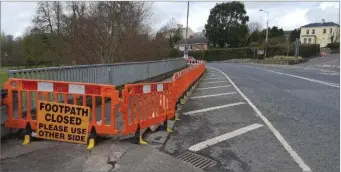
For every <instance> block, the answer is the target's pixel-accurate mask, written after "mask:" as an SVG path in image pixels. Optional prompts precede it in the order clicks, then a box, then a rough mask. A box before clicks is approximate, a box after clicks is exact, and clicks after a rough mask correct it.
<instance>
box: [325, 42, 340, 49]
mask: <svg viewBox="0 0 341 172" xmlns="http://www.w3.org/2000/svg"><path fill="white" fill-rule="evenodd" d="M326 47H327V48H330V49H340V42H335V43H329V44H327V46H326Z"/></svg>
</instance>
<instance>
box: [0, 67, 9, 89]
mask: <svg viewBox="0 0 341 172" xmlns="http://www.w3.org/2000/svg"><path fill="white" fill-rule="evenodd" d="M7 79H8V77H7V71H6V70H3V69H0V88H1V89H2V88H3V87H4V83H5V82H6V81H7Z"/></svg>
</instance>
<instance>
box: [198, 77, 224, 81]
mask: <svg viewBox="0 0 341 172" xmlns="http://www.w3.org/2000/svg"><path fill="white" fill-rule="evenodd" d="M212 79H225V77H218V78H208V79H205V80H203V81H206V80H212Z"/></svg>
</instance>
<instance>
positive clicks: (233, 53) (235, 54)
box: [188, 44, 320, 61]
mask: <svg viewBox="0 0 341 172" xmlns="http://www.w3.org/2000/svg"><path fill="white" fill-rule="evenodd" d="M267 48H268V50H267V56H268V57H276V56H287V51H288V47H287V46H286V45H268V46H267ZM257 49H262V48H255V47H243V48H225V49H208V50H205V51H189V52H188V55H189V56H193V57H194V58H196V59H202V58H203V59H204V60H205V61H221V60H230V59H247V58H249V59H255V58H257V55H256V52H255V51H256V50H257ZM294 52H295V45H294V44H291V45H290V49H289V54H288V55H289V56H294ZM319 53H320V45H319V44H303V45H301V46H300V53H299V56H301V57H299V58H308V57H311V56H315V55H318V54H319ZM262 57H263V56H260V55H258V58H262ZM286 60H290V59H286Z"/></svg>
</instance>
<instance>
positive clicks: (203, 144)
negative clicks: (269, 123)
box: [189, 123, 264, 152]
mask: <svg viewBox="0 0 341 172" xmlns="http://www.w3.org/2000/svg"><path fill="white" fill-rule="evenodd" d="M262 126H264V125H262V124H257V123H256V124H252V125H249V126H246V127H243V128H240V129H237V130H234V131H232V132H229V133H226V134H223V135H220V136H217V137H214V138H212V139H208V140H206V141H203V142H200V143H198V144H195V145H193V146H191V147H189V150H190V151H194V152H197V151H200V150H202V149H204V148H207V147H209V146H212V145H215V144H217V143H220V142H222V141H226V140H228V139H230V138H233V137H235V136H239V135H242V134H244V133H246V132H249V131H252V130H255V129H257V128H259V127H262Z"/></svg>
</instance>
